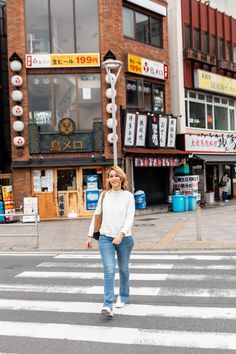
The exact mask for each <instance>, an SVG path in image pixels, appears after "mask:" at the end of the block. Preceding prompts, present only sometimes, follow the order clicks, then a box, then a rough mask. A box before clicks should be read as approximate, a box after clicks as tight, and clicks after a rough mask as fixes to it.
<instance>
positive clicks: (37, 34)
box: [25, 0, 50, 54]
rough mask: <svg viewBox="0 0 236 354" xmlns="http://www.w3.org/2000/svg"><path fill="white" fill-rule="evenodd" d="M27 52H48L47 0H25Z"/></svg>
mask: <svg viewBox="0 0 236 354" xmlns="http://www.w3.org/2000/svg"><path fill="white" fill-rule="evenodd" d="M25 17H26V45H27V53H30V54H32V53H50V44H49V42H50V41H49V16H48V0H40V1H38V0H25Z"/></svg>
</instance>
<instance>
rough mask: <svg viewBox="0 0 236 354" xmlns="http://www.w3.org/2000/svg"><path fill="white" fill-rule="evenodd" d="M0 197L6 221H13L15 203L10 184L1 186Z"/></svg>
mask: <svg viewBox="0 0 236 354" xmlns="http://www.w3.org/2000/svg"><path fill="white" fill-rule="evenodd" d="M2 198H3V203H4V210H5V214H6V216H5V220H6V221H14V220H15V219H16V217H15V216H13V215H15V213H16V211H15V203H14V199H13V187H12V186H2Z"/></svg>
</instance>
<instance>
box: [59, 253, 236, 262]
mask: <svg viewBox="0 0 236 354" xmlns="http://www.w3.org/2000/svg"><path fill="white" fill-rule="evenodd" d="M54 258H61V259H100V258H101V256H100V255H99V254H59V255H57V256H55V257H54ZM130 258H131V259H145V260H151V259H159V260H164V259H165V260H169V259H170V260H173V259H175V260H179V259H180V260H183V259H196V260H206V261H208V260H209V261H225V260H236V256H216V255H189V254H187V255H174V254H170V255H163V254H158V255H156V254H155V255H154V254H150V255H148V254H146V255H143V254H132V255H131V257H130Z"/></svg>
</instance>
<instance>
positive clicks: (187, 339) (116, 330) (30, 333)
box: [0, 321, 236, 350]
mask: <svg viewBox="0 0 236 354" xmlns="http://www.w3.org/2000/svg"><path fill="white" fill-rule="evenodd" d="M0 335H1V336H16V337H29V338H44V339H63V340H65V339H67V340H75V341H89V342H98V343H118V344H136V345H152V346H153V345H155V346H168V347H187V348H204V349H221V350H222V349H231V350H235V349H236V334H235V333H215V332H190V331H162V330H160V331H159V330H154V329H138V328H122V327H108V326H81V325H71V324H55V323H33V322H9V321H0Z"/></svg>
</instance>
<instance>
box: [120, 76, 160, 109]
mask: <svg viewBox="0 0 236 354" xmlns="http://www.w3.org/2000/svg"><path fill="white" fill-rule="evenodd" d="M126 102H127V107H133V108H138V109H141V110H144V111H149V112H164V111H165V86H164V85H163V84H159V83H155V84H154V83H152V82H149V81H146V80H145V81H144V80H143V79H136V78H127V79H126Z"/></svg>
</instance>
